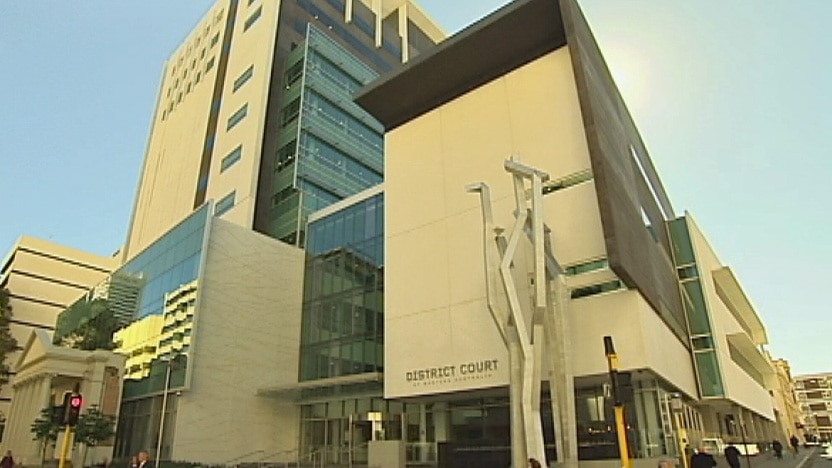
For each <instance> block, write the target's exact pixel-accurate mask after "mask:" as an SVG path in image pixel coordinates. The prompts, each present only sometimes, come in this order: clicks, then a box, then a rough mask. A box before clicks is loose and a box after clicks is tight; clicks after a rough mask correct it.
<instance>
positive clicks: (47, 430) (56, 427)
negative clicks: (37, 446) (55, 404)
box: [31, 406, 61, 461]
mask: <svg viewBox="0 0 832 468" xmlns="http://www.w3.org/2000/svg"><path fill="white" fill-rule="evenodd" d="M60 430H61V425H60V424H58V423H56V422H54V421H53V419H52V407H51V406H47V407H46V408H43V409H42V410H40V415H39V416H38V418H37V419H35V420H34V422H32V426H31V431H32V434H34V435H35V437H34V438H33V440H38V441H40V442H41V443H42V444H43V449H42V453H41V461H43V460H44V459H45V458H46V449H47V448H49V444H50V443H54V442H55V441H57V440H58V432H60Z"/></svg>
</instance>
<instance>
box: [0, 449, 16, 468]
mask: <svg viewBox="0 0 832 468" xmlns="http://www.w3.org/2000/svg"><path fill="white" fill-rule="evenodd" d="M0 468H14V457H12V451H11V450H9V451H7V452H6V455H4V456H3V459H2V460H0Z"/></svg>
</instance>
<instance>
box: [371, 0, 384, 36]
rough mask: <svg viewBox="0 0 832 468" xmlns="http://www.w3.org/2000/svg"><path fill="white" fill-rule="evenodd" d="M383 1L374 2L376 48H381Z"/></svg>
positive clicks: (375, 0) (376, 0)
mask: <svg viewBox="0 0 832 468" xmlns="http://www.w3.org/2000/svg"><path fill="white" fill-rule="evenodd" d="M382 1H383V0H373V14H375V16H376V47H381V44H382V42H381V32H382V29H383V28H382V21H383V20H384V18H383V14H384V13H383V8H382Z"/></svg>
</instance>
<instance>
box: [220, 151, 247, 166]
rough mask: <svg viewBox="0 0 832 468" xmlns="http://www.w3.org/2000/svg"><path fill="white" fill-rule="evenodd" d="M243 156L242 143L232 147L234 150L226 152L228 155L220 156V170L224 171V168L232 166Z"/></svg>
mask: <svg viewBox="0 0 832 468" xmlns="http://www.w3.org/2000/svg"><path fill="white" fill-rule="evenodd" d="M241 157H243V145H240V146H238V147H236V148H234V151H232V152H230V153H228V155H227V156H226V157H224V158H222V163H221V164H220V172H225V170H226V169H228V168H229V167H231V166H233V165H234V164H235V163H236V162H237V161H239V160H240V158H241Z"/></svg>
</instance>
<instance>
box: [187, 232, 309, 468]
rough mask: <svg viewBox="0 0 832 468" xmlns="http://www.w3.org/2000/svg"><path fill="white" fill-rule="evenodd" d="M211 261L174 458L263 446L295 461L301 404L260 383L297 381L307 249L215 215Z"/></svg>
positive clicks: (217, 457) (220, 458)
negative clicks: (265, 392)
mask: <svg viewBox="0 0 832 468" xmlns="http://www.w3.org/2000/svg"><path fill="white" fill-rule="evenodd" d="M205 261H206V263H205V270H204V276H203V279H202V281H201V283H200V284H199V286H198V288H199V289H198V290H199V296H198V298H197V304H196V307H197V312H196V315H195V321H194V328H193V332H192V347H191V360H190V363H191V365H192V369H191V372H192V374H191V375H192V379H191V384H190V389H189V390H186V391H183V392H182V395H181V397H180V398H179V412H178V417H177V420H176V423H175V429H174V431H175V432H174V437H175V442H174V446H173V458H174V459H176V460H190V461H201V462H206V463H224V462H226V461H228V460H231V459H234V458H237V457H240V456H243V455H245V454H250V453H252V452H255V451H257V450H262V452H260V453H259V455H258V456H259V457H262V456H266V455H272V457H271V458H270V460H280V461H287V457H290V456H293V455H292V454H291V451H292V450H294V449H296V445H297V441H298V439H297V427H298V415H297V408H296V407H295V406H294V405H293V404H291V403H288V402H281V401H279V400H276V399H271V398H267V397H260V396H256V395H255V392H256V390H257V389H258V388H262V387H268V386H271V385H283V384H288V383H295V382H297V377H298V348H299V343H300V320H301V317H300V311H301V299H302V297H301V295H302V290H303V289H302V286H303V262H304V255H303V251H302V250H299V249H296V248H294V247H291V246H288V245H286V244H283V243H280V242H278V241H276V240H274V239H270V238H268V237H265V236H263V235H260V234H257V233H255V232H252V231H250V230H248V229H245V228H243V227H240V226H236V225H234V224H233V223H230V222H227V221H224V220H222V219H216V218H215V219H214V220H213V221H212V227H211V231H210V237H209V240H208V251H207V257H206V260H205ZM278 452H283V453H281V454H280V455H273V454H276V453H278Z"/></svg>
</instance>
